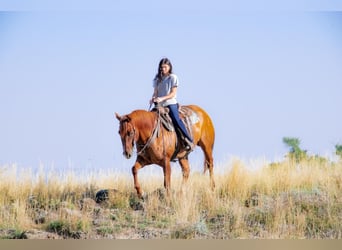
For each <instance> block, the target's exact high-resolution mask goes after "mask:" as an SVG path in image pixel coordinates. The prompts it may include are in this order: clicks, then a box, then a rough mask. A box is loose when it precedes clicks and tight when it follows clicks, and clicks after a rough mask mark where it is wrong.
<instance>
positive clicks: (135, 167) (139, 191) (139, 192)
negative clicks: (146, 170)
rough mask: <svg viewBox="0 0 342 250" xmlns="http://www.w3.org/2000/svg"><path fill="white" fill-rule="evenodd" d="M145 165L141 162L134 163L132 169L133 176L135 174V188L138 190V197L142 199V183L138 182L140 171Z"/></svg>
mask: <svg viewBox="0 0 342 250" xmlns="http://www.w3.org/2000/svg"><path fill="white" fill-rule="evenodd" d="M143 166H144V165H142V164H141V163H140V162H139V161H136V162H135V163H134V166H133V167H132V174H133V179H134V188H135V190H137V194H138V197H139V198H140V199H142V195H143V192H142V189H141V187H140V183H139V180H138V171H139V169H141V168H142V167H143Z"/></svg>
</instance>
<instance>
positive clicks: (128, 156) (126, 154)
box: [123, 151, 132, 159]
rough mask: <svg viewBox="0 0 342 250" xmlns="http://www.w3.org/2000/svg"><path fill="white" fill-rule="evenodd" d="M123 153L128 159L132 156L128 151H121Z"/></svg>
mask: <svg viewBox="0 0 342 250" xmlns="http://www.w3.org/2000/svg"><path fill="white" fill-rule="evenodd" d="M123 155H124V156H125V157H126V158H127V159H130V158H131V157H132V153H129V152H127V151H124V152H123Z"/></svg>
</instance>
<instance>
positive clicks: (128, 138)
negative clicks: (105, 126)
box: [115, 113, 136, 159]
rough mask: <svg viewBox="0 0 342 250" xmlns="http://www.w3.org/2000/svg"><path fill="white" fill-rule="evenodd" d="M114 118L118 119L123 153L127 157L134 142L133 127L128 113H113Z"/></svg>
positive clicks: (130, 154)
mask: <svg viewBox="0 0 342 250" xmlns="http://www.w3.org/2000/svg"><path fill="white" fill-rule="evenodd" d="M115 116H116V118H117V119H118V120H119V121H120V126H119V135H120V137H121V142H122V147H123V155H124V156H125V157H126V158H127V159H129V158H131V157H132V155H133V148H134V142H135V140H136V139H135V136H136V132H135V128H134V125H133V123H132V121H131V118H130V117H129V116H128V115H124V116H120V115H119V114H117V113H115Z"/></svg>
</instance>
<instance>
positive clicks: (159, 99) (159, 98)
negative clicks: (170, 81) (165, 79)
mask: <svg viewBox="0 0 342 250" xmlns="http://www.w3.org/2000/svg"><path fill="white" fill-rule="evenodd" d="M176 94H177V87H176V86H175V87H173V88H172V89H171V91H170V94H168V95H165V96H161V97H157V98H154V101H155V102H158V103H159V102H163V101H166V100H168V99H171V98H173V97H175V96H176Z"/></svg>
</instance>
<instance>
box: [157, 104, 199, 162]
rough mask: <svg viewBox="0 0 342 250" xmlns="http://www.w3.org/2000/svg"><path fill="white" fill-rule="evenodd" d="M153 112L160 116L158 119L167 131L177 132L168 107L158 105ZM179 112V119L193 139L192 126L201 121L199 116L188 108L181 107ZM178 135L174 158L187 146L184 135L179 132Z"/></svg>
mask: <svg viewBox="0 0 342 250" xmlns="http://www.w3.org/2000/svg"><path fill="white" fill-rule="evenodd" d="M152 111H153V112H156V113H157V114H158V119H160V123H161V124H162V125H163V127H164V128H165V129H166V130H167V131H170V132H174V131H175V127H174V125H173V122H172V119H171V117H170V115H169V109H168V108H167V107H162V106H159V105H156V106H155V107H154V108H153V109H152ZM178 112H179V117H180V119H181V120H182V121H183V123H184V125H185V128H186V130H187V131H188V133H189V135H190V136H191V137H193V135H192V127H191V125H192V124H194V123H196V122H197V121H199V118H198V116H197V114H196V113H195V112H194V111H192V110H191V109H190V108H188V107H186V106H181V105H179V106H178ZM176 134H177V142H176V152H175V153H174V157H175V156H176V154H177V153H178V152H179V151H180V150H181V149H182V148H184V147H185V145H186V144H187V143H186V142H185V140H186V138H185V137H184V136H183V135H182V133H181V132H180V131H179V132H178V131H176ZM174 157H172V158H174Z"/></svg>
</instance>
